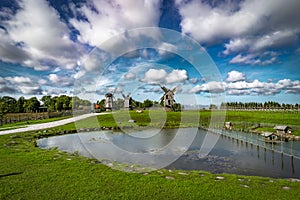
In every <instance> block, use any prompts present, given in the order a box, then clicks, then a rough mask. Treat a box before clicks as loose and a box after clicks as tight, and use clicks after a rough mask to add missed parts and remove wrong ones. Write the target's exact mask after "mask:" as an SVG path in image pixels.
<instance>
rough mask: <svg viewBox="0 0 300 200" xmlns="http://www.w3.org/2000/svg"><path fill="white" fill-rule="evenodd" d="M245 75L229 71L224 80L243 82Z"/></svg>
mask: <svg viewBox="0 0 300 200" xmlns="http://www.w3.org/2000/svg"><path fill="white" fill-rule="evenodd" d="M245 79H246V77H245V74H243V73H241V72H238V71H231V72H228V78H227V79H226V80H227V81H229V82H236V81H242V80H245Z"/></svg>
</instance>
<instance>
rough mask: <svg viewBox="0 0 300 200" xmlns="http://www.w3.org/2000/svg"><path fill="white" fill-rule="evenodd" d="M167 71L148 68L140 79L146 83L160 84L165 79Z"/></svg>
mask: <svg viewBox="0 0 300 200" xmlns="http://www.w3.org/2000/svg"><path fill="white" fill-rule="evenodd" d="M166 77H167V72H166V71H165V70H164V69H149V70H148V71H147V72H146V73H145V76H144V78H143V79H142V80H141V81H143V82H147V83H148V84H160V83H162V82H164V81H165V79H166Z"/></svg>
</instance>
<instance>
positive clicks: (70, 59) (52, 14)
mask: <svg viewBox="0 0 300 200" xmlns="http://www.w3.org/2000/svg"><path fill="white" fill-rule="evenodd" d="M19 7H20V9H18V10H17V12H16V13H15V14H13V13H10V14H9V16H8V18H7V19H6V20H3V21H2V22H1V25H2V26H3V27H4V28H5V30H6V31H7V32H3V30H2V29H1V31H0V35H1V38H5V41H6V42H5V43H4V44H3V43H2V44H3V45H1V47H0V56H1V57H0V59H1V60H3V61H5V62H12V63H20V64H22V65H25V66H29V67H33V68H34V69H36V70H47V69H49V65H50V66H52V65H54V66H60V67H62V68H64V69H73V68H74V67H75V63H74V59H75V58H76V57H78V56H79V50H78V49H80V47H79V46H78V45H76V44H75V43H73V42H72V41H71V40H70V38H69V34H70V32H69V29H68V27H67V26H66V24H64V23H63V22H61V21H60V17H59V14H58V13H57V12H56V10H54V9H53V8H52V7H50V5H49V3H48V2H47V1H44V0H39V1H36V0H26V1H19ZM0 40H2V39H0ZM5 52H6V53H5ZM9 52H14V53H11V54H9V55H8V53H9Z"/></svg>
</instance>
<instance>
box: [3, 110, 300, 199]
mask: <svg viewBox="0 0 300 200" xmlns="http://www.w3.org/2000/svg"><path fill="white" fill-rule="evenodd" d="M211 112H212V111H200V120H199V118H198V117H199V112H198V111H187V112H182V113H179V112H169V113H161V112H159V111H144V112H143V113H135V112H134V111H132V112H130V113H129V115H130V118H132V119H133V120H135V123H130V122H128V119H130V118H129V116H128V113H127V114H126V113H125V112H120V113H118V114H117V115H116V114H109V115H99V116H97V118H88V119H84V120H80V121H79V122H77V123H76V124H74V123H70V124H66V125H64V126H60V127H56V128H52V129H51V131H50V130H49V131H37V132H27V133H18V134H11V135H2V136H0V161H1V162H0V199H241V198H244V199H298V198H299V195H300V184H299V182H292V181H289V180H284V179H271V178H264V177H255V176H252V177H251V176H240V175H232V174H211V173H208V172H203V171H184V173H186V174H187V175H182V174H179V172H180V171H168V170H164V169H161V170H159V171H153V172H150V173H147V174H134V173H126V172H122V171H117V170H113V169H111V168H109V167H107V166H105V165H103V164H101V163H100V164H99V162H98V161H96V160H93V159H88V158H84V157H81V156H78V155H77V154H76V153H75V154H67V153H65V152H62V151H59V150H57V149H51V150H44V149H40V148H38V147H36V146H35V141H36V139H37V138H40V137H48V136H52V135H56V134H57V133H59V132H61V131H65V130H75V129H80V128H95V127H103V126H105V127H115V128H117V127H122V128H125V127H127V128H135V127H144V126H156V127H157V126H158V127H167V128H176V127H179V126H182V127H191V126H199V125H200V126H203V127H207V126H208V125H209V123H210V121H211V115H212V113H211ZM223 114H224V113H222V112H221V111H216V112H215V113H214V120H215V121H214V122H215V124H218V123H221V122H222V120H221V119H222V116H223ZM282 116H283V118H282ZM266 118H267V121H264V120H265V119H266ZM157 119H158V120H157ZM225 120H226V121H231V122H233V124H234V125H235V126H236V125H240V127H241V128H249V127H251V126H253V125H255V124H256V123H264V124H263V125H264V126H263V128H260V129H261V130H265V129H268V126H266V125H270V127H272V126H271V125H273V124H288V125H289V126H292V127H293V126H294V127H298V126H299V124H300V117H299V114H297V113H291V112H287V113H283V114H282V113H280V112H262V111H253V112H251V111H240V112H234V111H228V112H227V113H226V116H225ZM120 122H121V123H120ZM181 122H182V123H181ZM218 125H220V124H218ZM221 125H223V124H221ZM236 127H237V126H236ZM218 176H220V177H224V179H218V178H217V177H218ZM166 177H168V178H169V179H167V178H166ZM172 179H174V180H172Z"/></svg>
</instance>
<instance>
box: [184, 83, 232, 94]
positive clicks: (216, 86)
mask: <svg viewBox="0 0 300 200" xmlns="http://www.w3.org/2000/svg"><path fill="white" fill-rule="evenodd" d="M225 86H226V83H224V82H216V81H211V82H208V83H204V84H202V85H196V86H195V87H193V88H192V89H191V90H190V93H199V92H209V93H221V92H224V91H225Z"/></svg>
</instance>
